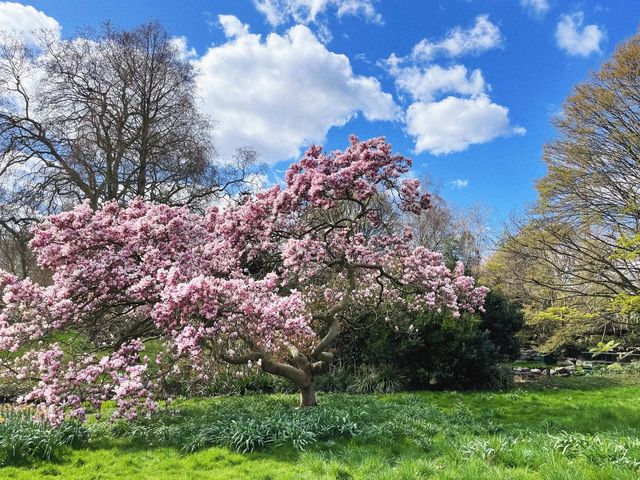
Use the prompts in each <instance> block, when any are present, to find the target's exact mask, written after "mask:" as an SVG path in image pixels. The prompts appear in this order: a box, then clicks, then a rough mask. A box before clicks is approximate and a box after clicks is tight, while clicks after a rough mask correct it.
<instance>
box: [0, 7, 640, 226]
mask: <svg viewBox="0 0 640 480" xmlns="http://www.w3.org/2000/svg"><path fill="white" fill-rule="evenodd" d="M22 5H28V6H32V7H33V8H26V9H25V8H24V7H23V6H22ZM22 5H19V4H16V3H10V2H0V28H2V29H16V30H25V31H26V29H27V28H28V27H33V26H37V25H48V26H52V25H53V26H54V27H55V28H59V29H60V32H61V35H62V36H63V37H68V36H72V35H75V34H77V33H78V32H79V31H80V30H81V29H82V28H83V27H86V26H98V25H99V24H100V23H101V22H103V21H107V20H109V21H111V22H113V23H114V24H116V25H118V26H121V27H125V28H126V27H133V26H135V25H138V24H140V23H142V22H145V21H147V20H150V19H155V20H158V21H160V22H161V23H162V24H163V25H164V26H165V27H166V28H167V29H168V31H169V32H170V34H171V35H172V36H175V37H176V38H177V39H178V40H176V42H178V44H179V45H180V46H181V48H183V50H184V54H185V56H186V57H187V58H189V59H190V60H191V61H193V62H194V63H196V64H197V66H198V68H199V69H200V70H201V72H202V79H201V81H200V82H199V85H200V90H201V95H202V97H203V101H204V105H205V107H204V108H205V109H206V110H207V112H208V113H210V114H211V115H212V117H213V118H214V119H215V120H217V121H218V130H217V135H218V138H217V141H218V144H219V146H220V150H221V154H222V155H230V154H231V153H230V152H232V151H233V148H234V147H238V146H242V145H245V144H253V145H254V146H255V147H256V149H257V150H258V152H259V153H260V154H261V155H262V158H263V160H265V161H267V162H268V163H269V164H270V169H271V177H272V180H277V179H278V177H279V176H280V175H282V173H283V171H284V170H285V169H286V166H287V164H288V163H289V162H290V161H291V158H292V156H293V157H295V155H296V153H297V152H300V151H301V150H303V149H304V147H305V146H306V145H308V144H309V143H310V142H316V143H324V144H325V145H326V146H327V147H328V148H330V149H334V148H342V147H344V146H345V145H346V142H347V136H348V135H349V134H350V133H355V134H356V135H358V136H359V137H361V138H367V137H370V136H377V135H384V136H386V137H387V139H388V140H389V141H390V142H391V143H392V144H393V145H394V148H395V150H396V151H398V152H399V153H402V154H405V155H407V156H410V157H411V158H413V159H414V170H415V171H414V174H415V175H416V176H418V177H421V176H423V175H424V174H428V175H429V176H431V178H432V179H433V180H434V181H435V182H437V183H439V184H441V193H442V194H443V196H444V197H445V198H446V199H447V200H448V201H450V202H452V203H453V204H455V205H458V206H463V207H464V206H469V205H472V204H475V203H478V204H480V205H483V206H484V207H486V208H487V209H488V210H489V211H490V215H491V223H492V224H493V225H494V226H495V227H497V226H498V225H499V224H500V223H501V222H502V221H504V220H506V219H507V218H508V216H509V214H510V212H519V211H521V210H522V209H523V207H524V205H526V204H527V203H530V202H532V201H534V200H535V189H534V182H535V179H537V178H539V177H541V176H542V175H544V173H545V169H544V164H543V163H542V160H541V153H542V146H543V144H544V143H545V142H548V141H550V140H552V139H553V138H554V135H555V132H554V130H553V127H552V126H551V124H550V120H551V118H552V116H553V115H554V114H556V113H557V112H558V111H559V109H560V107H561V105H562V102H563V100H564V99H565V98H566V97H567V95H569V94H570V92H571V89H572V87H573V85H574V84H576V83H577V82H580V81H582V80H584V79H585V78H586V77H587V75H588V72H589V71H592V70H595V69H597V68H598V67H599V65H600V64H601V63H602V62H603V61H604V60H605V59H606V58H607V57H609V56H610V55H611V53H612V52H613V49H614V47H615V45H616V44H617V43H619V42H620V41H622V40H624V39H625V38H628V37H629V36H631V35H633V34H634V33H635V32H636V30H637V28H638V20H640V2H638V1H637V0H635V1H634V0H616V1H615V2H612V1H608V2H605V1H599V2H590V1H579V2H572V1H561V0H486V1H480V0H448V1H445V0H442V1H427V0H412V1H409V0H405V1H393V2H392V1H375V0H255V1H252V0H208V1H204V0H189V1H169V0H166V1H161V0H155V1H151V0H135V1H129V2H123V1H115V0H101V1H100V2H97V1H86V0H83V1H81V0H65V1H60V0H41V1H35V0H34V1H29V2H22Z"/></svg>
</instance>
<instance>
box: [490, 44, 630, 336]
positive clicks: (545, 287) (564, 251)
mask: <svg viewBox="0 0 640 480" xmlns="http://www.w3.org/2000/svg"><path fill="white" fill-rule="evenodd" d="M639 112H640V36H639V35H636V36H634V37H633V38H631V39H630V40H629V41H628V42H625V43H624V44H622V45H620V46H619V47H618V48H617V49H616V51H615V53H614V55H613V57H612V58H611V59H610V60H609V61H607V62H605V63H604V64H603V66H602V68H601V69H600V70H599V71H598V72H596V73H594V74H593V75H592V76H591V78H590V80H589V81H587V82H585V83H583V84H581V85H578V86H577V87H576V88H575V91H574V93H573V94H572V95H571V97H569V99H568V100H567V101H566V103H565V105H564V107H563V111H562V114H561V115H560V116H559V117H558V119H557V120H556V122H555V124H556V127H557V129H558V132H559V137H558V139H557V140H555V141H553V142H551V143H550V144H548V145H547V146H546V147H545V149H544V157H543V158H544V161H545V162H546V164H547V167H548V173H547V175H546V176H545V177H544V178H542V179H541V180H540V181H539V182H538V185H537V187H538V192H539V201H538V203H537V205H536V206H535V207H534V208H533V209H532V211H531V212H530V215H529V217H528V218H527V219H526V222H525V223H524V224H520V225H519V228H517V229H516V231H515V233H511V234H507V235H506V237H505V239H504V240H503V242H502V243H501V245H500V249H499V251H498V253H497V254H496V256H495V257H494V258H493V259H492V261H491V262H489V265H488V268H487V269H486V272H487V275H488V276H489V277H491V276H492V278H493V280H492V281H490V283H492V284H493V285H495V286H498V287H500V288H502V289H503V290H504V291H505V292H509V293H510V294H512V295H515V296H516V297H518V298H520V299H521V300H523V301H525V302H526V303H527V304H528V305H529V309H530V311H531V315H530V318H531V320H532V321H533V324H534V325H537V326H539V327H540V328H542V329H543V330H544V329H547V333H546V334H545V335H546V336H547V338H548V335H549V334H550V333H551V332H555V333H556V334H558V335H559V336H560V337H564V339H563V340H562V341H552V343H551V345H549V346H548V347H549V348H558V347H561V346H562V344H563V343H566V342H567V341H568V342H569V343H571V342H575V340H576V339H577V338H580V337H582V338H584V337H585V336H587V337H588V336H589V335H601V336H606V335H610V334H616V335H619V334H629V333H632V332H636V331H637V328H638V316H637V310H634V308H633V307H632V308H631V309H630V308H626V309H625V308H621V305H623V304H626V305H632V304H634V300H633V299H635V298H637V296H638V293H639V291H640V264H639V263H638V261H637V256H636V254H635V253H634V252H635V251H636V250H635V249H636V248H637V245H636V242H635V241H634V240H633V239H637V235H638V231H640V168H639V162H640V143H639V142H638V139H639V135H640V116H639ZM489 277H488V278H489ZM624 299H627V301H625V300H624ZM629 299H630V300H629ZM628 302H631V303H628ZM541 311H544V312H541ZM555 340H559V338H556V339H555ZM587 341H590V340H587Z"/></svg>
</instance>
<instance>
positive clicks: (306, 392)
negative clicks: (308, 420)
mask: <svg viewBox="0 0 640 480" xmlns="http://www.w3.org/2000/svg"><path fill="white" fill-rule="evenodd" d="M314 405H317V402H316V384H315V382H314V381H313V380H312V381H311V383H310V384H309V385H307V386H305V387H300V407H301V408H302V407H313V406H314Z"/></svg>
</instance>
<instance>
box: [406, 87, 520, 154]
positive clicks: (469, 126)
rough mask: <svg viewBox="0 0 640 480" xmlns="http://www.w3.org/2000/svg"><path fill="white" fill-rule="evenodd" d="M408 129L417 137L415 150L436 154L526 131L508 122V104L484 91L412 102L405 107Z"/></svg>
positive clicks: (459, 150) (456, 150)
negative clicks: (476, 94) (491, 98)
mask: <svg viewBox="0 0 640 480" xmlns="http://www.w3.org/2000/svg"><path fill="white" fill-rule="evenodd" d="M407 131H408V132H409V134H411V135H413V136H414V137H416V145H415V151H416V153H421V152H425V151H428V152H430V153H433V154H435V155H441V154H447V153H453V152H461V151H464V150H466V149H467V148H468V147H469V145H473V144H479V143H486V142H489V141H491V140H493V139H495V138H497V137H499V136H502V135H509V134H514V133H515V134H523V133H525V130H524V129H523V128H521V127H515V128H514V127H511V126H510V122H509V109H508V108H506V107H503V106H501V105H497V104H495V103H493V102H492V101H491V100H490V99H489V97H488V96H486V95H484V94H483V95H479V96H477V97H475V98H458V97H453V96H449V97H446V98H445V99H443V100H440V101H437V102H415V103H413V104H411V105H410V106H409V109H408V110H407Z"/></svg>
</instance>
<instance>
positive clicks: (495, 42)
mask: <svg viewBox="0 0 640 480" xmlns="http://www.w3.org/2000/svg"><path fill="white" fill-rule="evenodd" d="M501 44H502V34H501V33H500V29H499V28H498V26H497V25H495V24H494V23H492V22H491V20H489V15H478V16H477V17H476V19H475V24H474V25H473V27H471V28H468V29H463V28H462V27H459V26H458V27H455V28H454V29H452V30H451V31H450V32H449V33H448V34H447V36H446V37H445V38H443V39H442V40H440V41H437V42H431V41H430V40H427V39H426V38H425V39H423V40H421V41H420V42H418V43H417V44H416V45H415V46H414V47H413V51H412V56H413V58H414V59H417V60H423V61H426V60H431V59H432V58H433V57H435V56H436V55H445V56H449V57H458V56H461V55H466V54H478V53H481V52H484V51H486V50H491V49H493V48H496V47H499V46H500V45H501Z"/></svg>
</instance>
